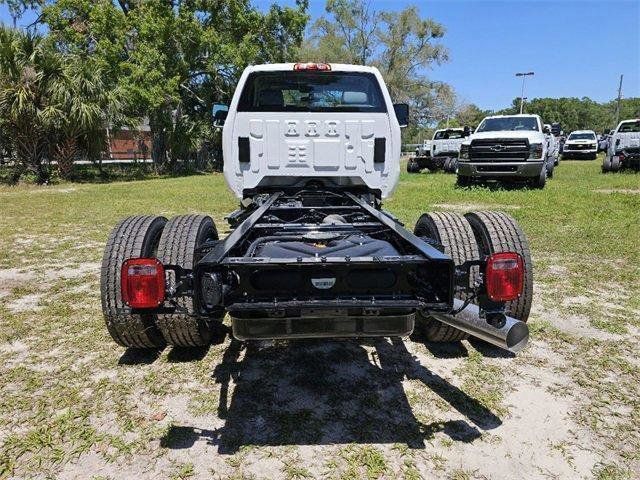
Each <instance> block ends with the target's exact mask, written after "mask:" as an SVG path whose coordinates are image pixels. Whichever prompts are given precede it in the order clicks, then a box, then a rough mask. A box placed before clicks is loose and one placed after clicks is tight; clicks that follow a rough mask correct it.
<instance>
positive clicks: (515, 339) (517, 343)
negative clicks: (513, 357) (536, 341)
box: [505, 322, 529, 353]
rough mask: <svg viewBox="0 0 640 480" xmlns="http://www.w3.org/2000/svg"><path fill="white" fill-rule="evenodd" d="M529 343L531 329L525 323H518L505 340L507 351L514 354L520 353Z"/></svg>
mask: <svg viewBox="0 0 640 480" xmlns="http://www.w3.org/2000/svg"><path fill="white" fill-rule="evenodd" d="M528 343H529V327H528V326H527V324H526V323H524V322H516V323H514V324H513V326H512V327H511V328H510V329H509V333H508V334H507V338H506V339H505V344H506V345H505V346H506V347H507V350H509V351H510V352H513V353H518V352H519V351H521V350H522V349H523V348H524V347H526V346H527V344H528Z"/></svg>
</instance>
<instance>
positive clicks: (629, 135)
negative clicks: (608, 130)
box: [602, 119, 640, 173]
mask: <svg viewBox="0 0 640 480" xmlns="http://www.w3.org/2000/svg"><path fill="white" fill-rule="evenodd" d="M623 168H634V169H636V170H640V119H636V120H623V121H622V122H620V123H619V124H618V127H617V128H616V130H615V132H613V135H612V136H611V139H610V140H609V149H608V150H607V155H606V156H605V158H604V162H603V163H602V171H603V172H605V173H606V172H617V171H618V170H621V169H623Z"/></svg>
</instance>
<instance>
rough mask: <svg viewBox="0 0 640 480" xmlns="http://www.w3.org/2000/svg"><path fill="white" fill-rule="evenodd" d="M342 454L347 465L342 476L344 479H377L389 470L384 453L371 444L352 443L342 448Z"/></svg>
mask: <svg viewBox="0 0 640 480" xmlns="http://www.w3.org/2000/svg"><path fill="white" fill-rule="evenodd" d="M341 456H342V458H343V459H344V461H345V463H346V466H347V468H346V470H345V471H344V472H343V474H342V476H341V479H343V480H351V479H361V478H367V479H368V480H375V479H378V478H380V477H382V476H383V475H385V474H386V473H388V471H389V467H388V466H387V462H386V459H385V456H384V454H383V453H382V452H381V451H380V450H378V449H377V448H375V447H373V446H370V445H365V446H356V445H350V446H348V447H345V448H344V449H343V450H342V452H341Z"/></svg>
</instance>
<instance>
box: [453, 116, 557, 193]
mask: <svg viewBox="0 0 640 480" xmlns="http://www.w3.org/2000/svg"><path fill="white" fill-rule="evenodd" d="M549 137H552V135H551V132H550V130H548V129H547V128H546V127H544V126H543V124H542V120H541V119H540V117H539V116H538V115H526V114H525V115H523V114H520V115H495V116H490V117H486V118H485V119H484V120H482V122H480V125H478V128H476V131H475V132H474V133H473V134H472V135H471V136H470V137H469V139H468V140H466V141H465V142H464V143H463V144H462V146H461V147H460V155H459V157H458V185H460V186H468V185H470V184H472V183H473V182H475V181H483V180H498V181H513V182H524V183H528V184H529V185H530V186H532V187H534V188H544V186H545V183H546V181H547V178H548V177H551V176H552V175H553V167H554V163H555V158H554V154H556V150H555V140H553V141H552V140H551V138H549Z"/></svg>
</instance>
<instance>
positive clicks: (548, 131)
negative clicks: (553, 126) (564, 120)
mask: <svg viewBox="0 0 640 480" xmlns="http://www.w3.org/2000/svg"><path fill="white" fill-rule="evenodd" d="M542 133H546V134H547V135H548V134H550V133H551V130H550V129H549V127H542Z"/></svg>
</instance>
